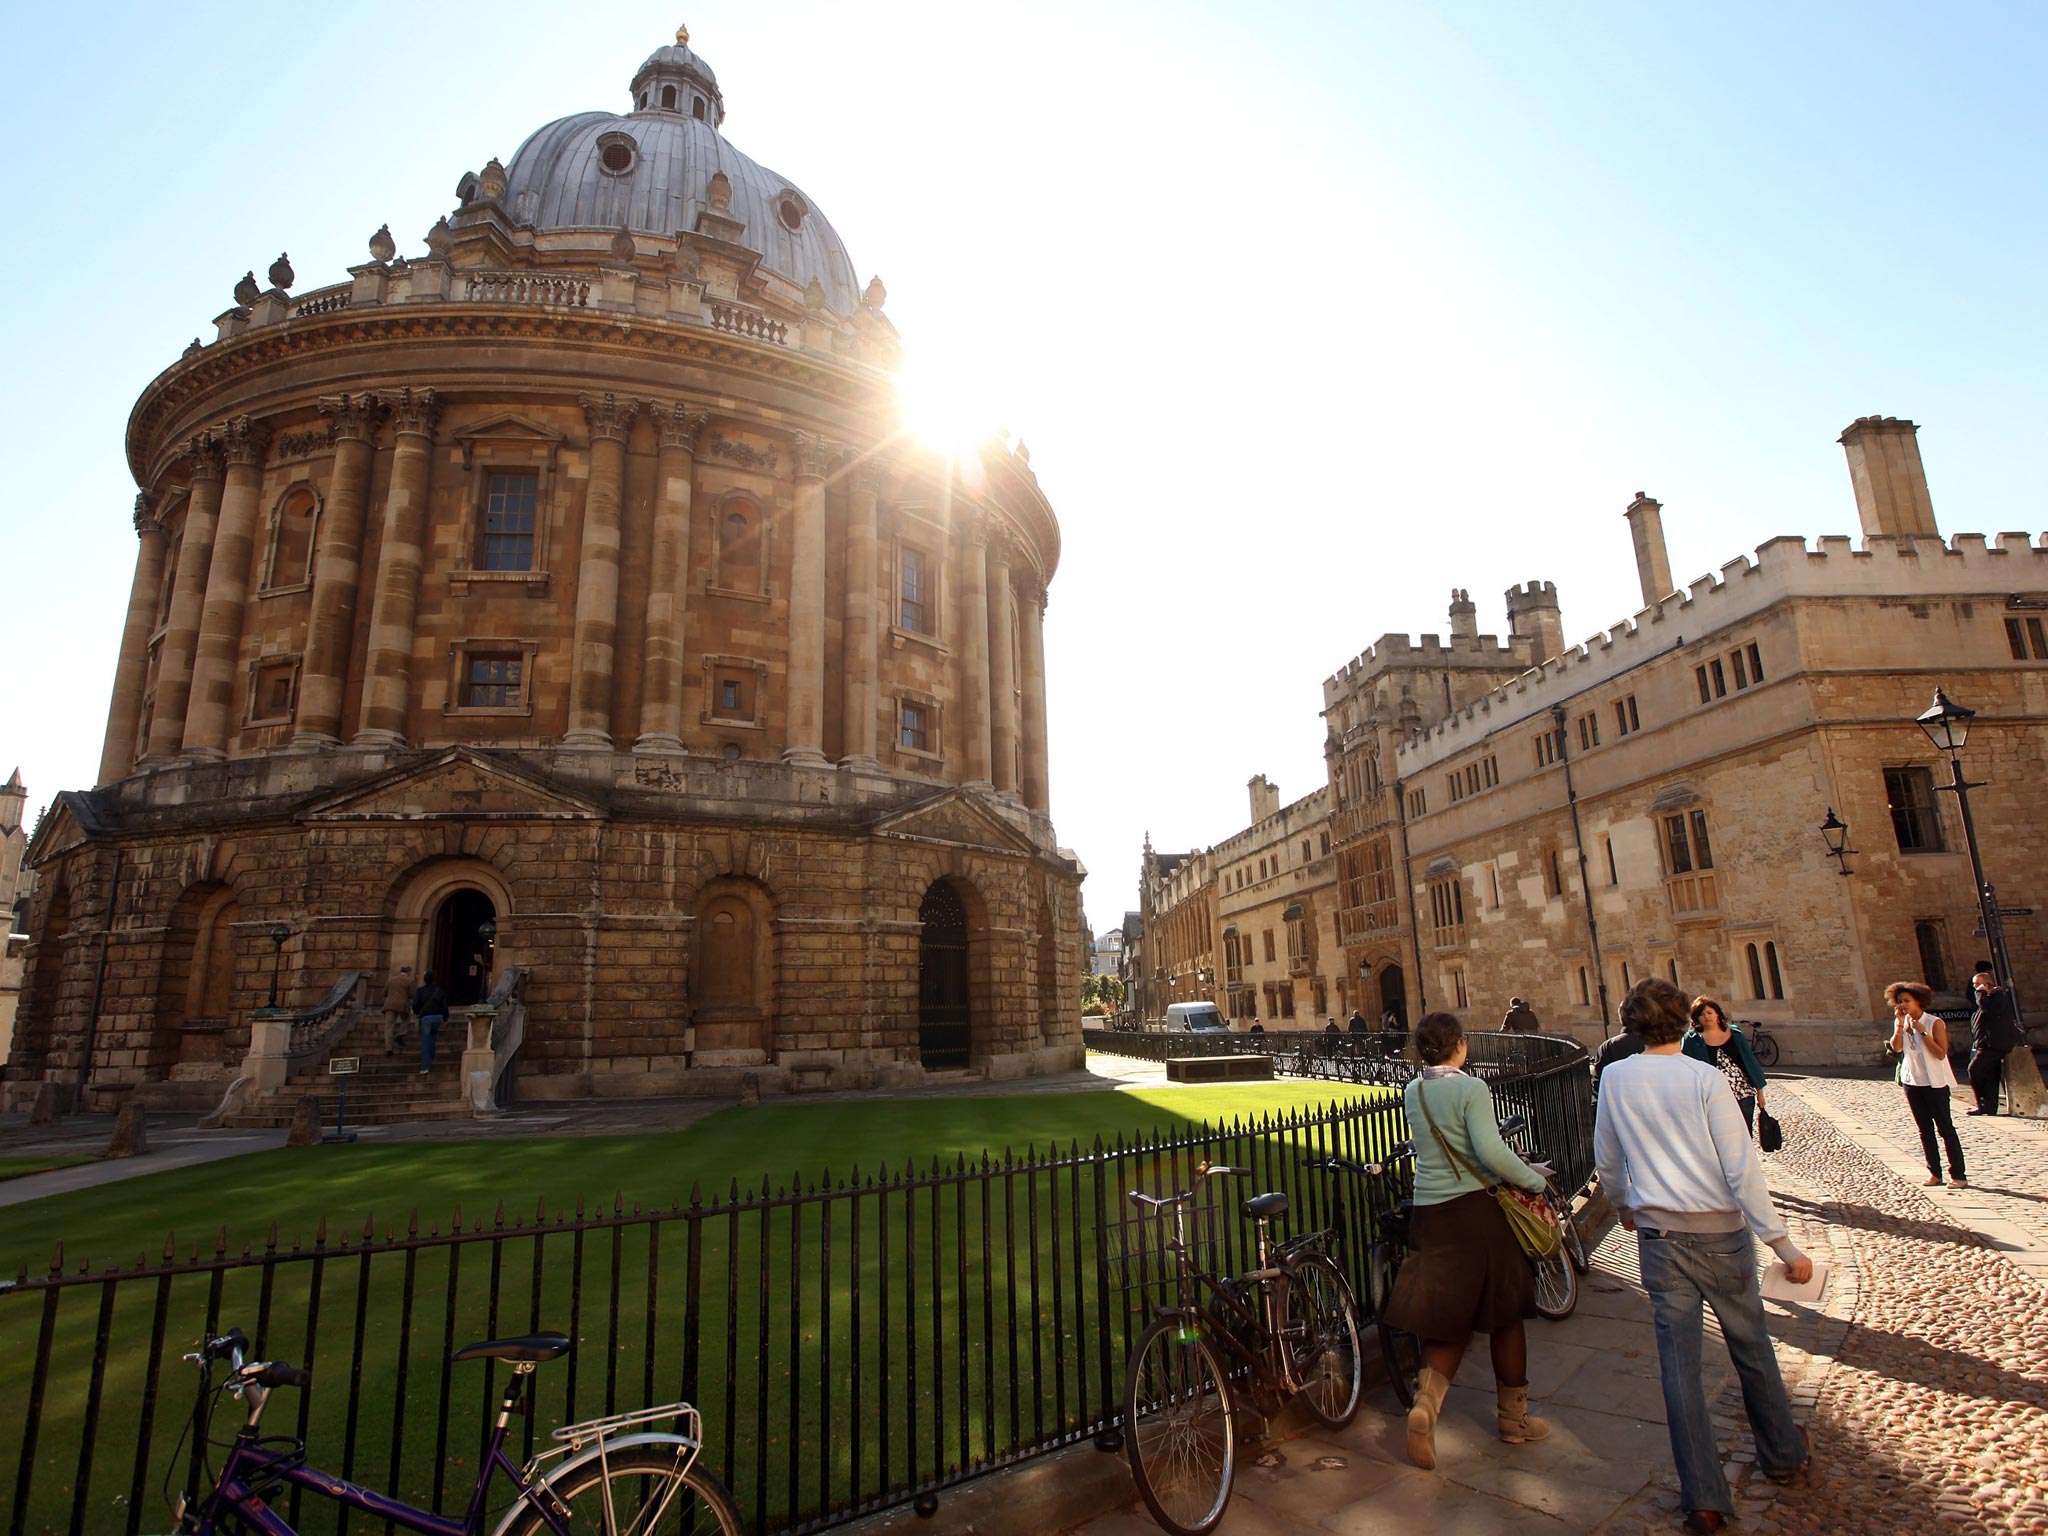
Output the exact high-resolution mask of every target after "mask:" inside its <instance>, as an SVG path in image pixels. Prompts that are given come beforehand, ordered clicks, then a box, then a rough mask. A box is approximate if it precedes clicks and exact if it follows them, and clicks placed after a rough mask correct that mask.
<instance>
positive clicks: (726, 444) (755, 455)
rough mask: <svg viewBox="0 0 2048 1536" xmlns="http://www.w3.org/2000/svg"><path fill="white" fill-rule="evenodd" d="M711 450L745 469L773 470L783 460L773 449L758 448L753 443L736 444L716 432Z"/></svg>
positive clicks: (713, 435) (712, 436)
mask: <svg viewBox="0 0 2048 1536" xmlns="http://www.w3.org/2000/svg"><path fill="white" fill-rule="evenodd" d="M710 450H711V452H713V453H715V454H717V455H718V456H719V457H720V458H721V459H725V460H727V461H728V462H730V463H733V464H737V465H739V466H740V467H741V468H743V469H773V468H774V467H775V466H776V465H777V464H778V463H779V462H780V461H781V459H782V455H781V454H780V453H779V452H777V451H776V450H775V449H773V448H756V447H755V446H754V445H753V444H752V443H747V442H735V441H734V440H733V439H732V438H729V437H725V436H722V435H720V434H719V433H716V432H714V433H712V434H711V443H710Z"/></svg>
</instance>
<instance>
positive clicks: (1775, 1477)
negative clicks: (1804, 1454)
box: [1764, 1460, 1812, 1488]
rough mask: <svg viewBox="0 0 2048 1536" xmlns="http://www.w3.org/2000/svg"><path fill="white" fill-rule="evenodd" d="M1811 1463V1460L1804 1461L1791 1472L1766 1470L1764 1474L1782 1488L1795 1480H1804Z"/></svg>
mask: <svg viewBox="0 0 2048 1536" xmlns="http://www.w3.org/2000/svg"><path fill="white" fill-rule="evenodd" d="M1811 1465H1812V1462H1811V1461H1810V1460H1809V1461H1802V1462H1801V1463H1799V1465H1798V1466H1796V1467H1794V1468H1793V1469H1792V1470H1791V1471H1790V1472H1766V1473H1764V1476H1765V1477H1767V1478H1769V1479H1770V1480H1771V1481H1772V1482H1774V1483H1776V1484H1777V1485H1778V1486H1779V1487H1780V1488H1784V1487H1788V1486H1790V1485H1791V1484H1793V1483H1795V1482H1800V1481H1803V1480H1804V1478H1805V1476H1806V1469H1807V1468H1808V1467H1809V1466H1811Z"/></svg>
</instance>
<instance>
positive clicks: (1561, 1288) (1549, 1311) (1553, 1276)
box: [1536, 1243, 1579, 1322]
mask: <svg viewBox="0 0 2048 1536" xmlns="http://www.w3.org/2000/svg"><path fill="white" fill-rule="evenodd" d="M1578 1304H1579V1272H1578V1271H1577V1270H1576V1269H1574V1268H1572V1258H1571V1254H1570V1253H1569V1252H1567V1251H1566V1249H1565V1245H1564V1244H1563V1243H1559V1244H1558V1245H1557V1246H1556V1247H1555V1248H1553V1249H1552V1250H1551V1252H1550V1257H1549V1258H1547V1259H1538V1260H1537V1261H1536V1310H1537V1311H1538V1312H1540V1313H1542V1314H1543V1316H1545V1317H1547V1318H1549V1319H1550V1320H1551V1321H1552V1322H1560V1321H1562V1320H1563V1319H1565V1318H1567V1317H1570V1316H1571V1315H1572V1310H1573V1309H1574V1308H1575V1307H1577V1306H1578Z"/></svg>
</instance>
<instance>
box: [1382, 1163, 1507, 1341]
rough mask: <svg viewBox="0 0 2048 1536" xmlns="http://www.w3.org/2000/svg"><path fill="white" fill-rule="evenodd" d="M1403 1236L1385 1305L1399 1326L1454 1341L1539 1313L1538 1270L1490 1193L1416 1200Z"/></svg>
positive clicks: (1418, 1334)
mask: <svg viewBox="0 0 2048 1536" xmlns="http://www.w3.org/2000/svg"><path fill="white" fill-rule="evenodd" d="M1408 1233H1409V1237H1408V1240H1409V1243H1410V1248H1409V1252H1408V1257H1407V1258H1406V1259H1405V1260H1404V1261H1403V1262H1402V1264H1401V1272H1400V1274H1398V1275H1397V1276H1395V1277H1394V1294H1393V1296H1392V1297H1391V1298H1390V1299H1389V1300H1388V1302H1387V1321H1388V1322H1390V1323H1392V1324H1393V1325H1394V1326H1395V1327H1396V1328H1401V1329H1405V1330H1406V1331H1407V1332H1409V1333H1412V1334H1414V1335H1415V1336H1416V1337H1417V1338H1421V1339H1436V1340H1440V1341H1442V1342H1444V1343H1455V1342H1457V1341H1459V1340H1462V1339H1464V1338H1465V1337H1467V1336H1468V1335H1470V1334H1474V1333H1493V1332H1495V1331H1496V1330H1498V1329H1501V1328H1511V1327H1513V1326H1514V1325H1515V1324H1516V1323H1519V1322H1520V1321H1522V1319H1523V1318H1525V1317H1534V1316H1535V1315H1536V1270H1535V1267H1534V1266H1533V1265H1531V1264H1530V1262H1529V1258H1528V1255H1526V1254H1524V1253H1523V1252H1522V1247H1521V1244H1519V1243H1517V1242H1516V1241H1515V1234H1514V1233H1513V1232H1512V1231H1510V1230H1509V1228H1508V1219H1507V1217H1506V1216H1504V1215H1502V1214H1501V1209H1500V1204H1499V1202H1498V1201H1496V1200H1495V1199H1494V1197H1493V1195H1492V1193H1491V1192H1490V1191H1487V1190H1484V1189H1477V1190H1474V1191H1472V1193H1470V1194H1468V1195H1459V1196H1458V1197H1457V1198H1456V1199H1455V1200H1446V1201H1444V1202H1443V1203H1442V1204H1440V1205H1418V1206H1417V1207H1415V1214H1414V1216H1413V1218H1412V1219H1411V1220H1410V1222H1409V1225H1408Z"/></svg>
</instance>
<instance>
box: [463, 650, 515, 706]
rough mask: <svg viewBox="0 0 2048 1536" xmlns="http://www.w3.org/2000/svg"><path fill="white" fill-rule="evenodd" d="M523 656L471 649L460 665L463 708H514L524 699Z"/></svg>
mask: <svg viewBox="0 0 2048 1536" xmlns="http://www.w3.org/2000/svg"><path fill="white" fill-rule="evenodd" d="M525 670H526V658H525V656H523V655H520V654H515V653H509V652H494V651H471V652H470V653H469V654H468V655H467V656H466V657H464V658H463V664H462V707H463V708H464V709H517V708H518V707H519V706H520V704H521V703H522V702H523V700H524V689H523V687H522V680H523V676H524V673H525Z"/></svg>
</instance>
